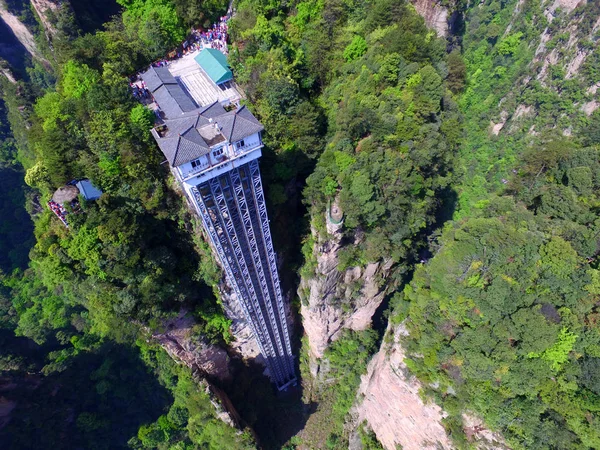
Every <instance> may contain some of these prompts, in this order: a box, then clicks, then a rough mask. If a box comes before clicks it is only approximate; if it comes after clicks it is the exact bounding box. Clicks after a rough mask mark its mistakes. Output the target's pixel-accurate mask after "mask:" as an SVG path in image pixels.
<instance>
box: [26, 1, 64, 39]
mask: <svg viewBox="0 0 600 450" xmlns="http://www.w3.org/2000/svg"><path fill="white" fill-rule="evenodd" d="M30 2H31V6H32V7H33V9H34V10H35V12H36V14H37V16H38V18H39V19H40V22H41V24H42V26H43V27H44V32H45V33H46V38H47V39H48V40H51V39H52V36H54V35H55V34H56V27H55V26H54V24H53V23H52V22H51V21H50V19H49V17H51V16H54V15H56V13H57V12H58V10H59V8H60V7H61V5H60V2H58V1H51V0H30ZM65 7H66V6H65Z"/></svg>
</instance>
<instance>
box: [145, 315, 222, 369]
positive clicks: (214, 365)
mask: <svg viewBox="0 0 600 450" xmlns="http://www.w3.org/2000/svg"><path fill="white" fill-rule="evenodd" d="M194 325H196V322H195V321H194V319H193V318H192V317H190V316H188V315H187V313H186V311H182V312H180V314H179V316H178V317H176V318H175V319H171V320H169V321H167V322H165V323H164V327H165V331H164V332H163V333H154V334H153V335H152V338H153V339H154V340H155V341H156V342H158V343H159V344H160V345H161V347H163V348H164V349H165V350H166V351H167V353H168V354H169V355H170V356H171V357H172V358H173V359H175V360H176V361H179V362H181V363H183V364H185V365H186V366H188V367H189V368H191V369H192V370H193V371H194V372H198V373H199V374H201V375H202V376H204V377H210V378H212V379H218V380H228V379H230V378H231V371H230V367H229V363H230V359H229V356H228V355H227V352H226V351H225V350H224V349H223V348H221V347H219V346H217V345H214V344H210V343H208V342H206V341H205V340H204V339H203V338H202V336H201V335H199V334H197V333H195V332H194Z"/></svg>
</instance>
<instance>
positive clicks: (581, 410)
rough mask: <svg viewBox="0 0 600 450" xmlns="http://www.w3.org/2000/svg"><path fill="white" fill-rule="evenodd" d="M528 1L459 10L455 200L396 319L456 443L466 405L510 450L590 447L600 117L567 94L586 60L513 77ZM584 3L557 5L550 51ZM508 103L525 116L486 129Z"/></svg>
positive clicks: (537, 24)
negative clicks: (497, 130) (461, 135)
mask: <svg viewBox="0 0 600 450" xmlns="http://www.w3.org/2000/svg"><path fill="white" fill-rule="evenodd" d="M522 8H523V9H522V11H520V12H519V13H518V14H515V2H506V3H504V4H500V3H498V2H491V3H490V4H486V5H485V6H484V7H481V8H480V7H473V8H469V9H468V10H467V11H466V32H465V34H464V41H463V45H464V59H465V61H466V70H467V75H468V77H467V78H468V79H467V84H466V87H465V91H464V94H463V95H462V96H461V97H460V100H459V104H460V106H461V110H462V111H463V114H464V123H465V130H466V136H465V139H464V145H463V147H462V149H461V152H460V158H459V161H460V166H461V171H462V173H461V175H462V176H461V178H460V182H459V184H458V186H457V190H458V191H459V196H458V208H457V211H456V212H455V215H454V218H455V220H454V221H453V222H450V223H448V224H447V225H446V226H445V227H444V229H443V232H442V233H441V235H440V236H439V237H438V238H437V239H436V241H435V242H434V243H433V244H432V247H431V251H432V253H433V254H434V256H433V258H432V259H431V260H430V261H429V262H428V263H427V264H424V265H420V266H418V268H417V270H416V272H415V274H414V277H413V279H412V281H411V282H410V284H409V285H408V286H406V287H405V288H404V290H403V293H402V295H400V296H399V297H397V298H396V299H395V308H394V311H395V313H394V315H395V316H393V317H392V320H394V321H395V322H396V323H397V322H399V321H401V320H403V319H405V318H406V322H405V323H406V325H407V328H408V329H409V332H410V336H409V337H407V338H406V339H405V341H404V345H405V346H406V348H407V349H408V351H409V354H410V355H411V357H410V359H409V360H408V362H407V364H408V365H409V368H410V369H411V370H412V371H413V372H414V373H415V374H416V375H417V376H418V377H419V378H420V379H421V380H423V381H424V382H425V383H426V385H427V386H429V387H427V388H426V391H427V393H428V394H430V395H432V396H433V397H434V398H435V399H436V400H437V401H438V402H439V403H440V404H441V405H442V406H443V407H444V408H445V409H446V411H448V412H449V413H450V415H449V417H448V418H447V419H446V425H447V428H448V430H449V431H450V432H451V434H452V436H453V437H454V438H455V441H456V442H457V443H459V444H460V445H462V446H467V445H468V443H467V442H466V440H465V438H464V435H463V431H462V428H461V423H462V418H461V414H462V413H463V412H465V411H470V412H475V413H476V414H478V415H480V416H481V417H482V418H484V419H485V421H486V422H487V424H488V425H489V426H490V427H491V428H492V429H493V430H497V431H500V432H501V433H502V434H503V436H504V437H505V438H506V439H507V441H508V442H509V444H510V445H511V447H512V448H535V449H549V448H569V449H574V448H581V449H583V448H596V447H598V446H600V434H599V433H598V430H599V429H600V427H599V425H600V416H599V415H598V411H599V409H598V405H600V391H598V382H597V380H596V378H597V373H596V372H591V370H593V369H592V368H596V367H598V358H599V356H600V353H599V350H600V346H599V344H600V332H599V329H598V325H597V320H596V319H597V316H598V310H597V309H598V308H597V306H598V305H597V303H598V302H597V295H598V292H600V291H598V292H597V291H596V288H595V286H596V283H597V279H598V274H597V271H598V263H597V248H598V242H597V236H598V231H599V229H598V226H599V224H600V223H599V222H598V215H597V205H598V200H599V199H598V197H597V195H596V192H597V188H598V184H597V183H598V174H599V173H600V167H599V166H598V161H599V160H600V153H599V152H600V150H599V148H598V144H600V140H598V134H597V130H598V122H597V119H596V116H595V115H593V116H592V117H591V118H588V117H587V116H585V114H584V113H583V112H582V111H581V110H580V109H579V107H578V106H577V104H578V103H579V105H581V102H582V101H585V100H586V95H587V94H584V92H585V91H586V89H587V87H588V86H589V85H590V84H593V83H594V82H595V81H593V80H594V78H593V76H592V77H590V76H589V74H593V73H594V70H595V69H591V67H590V66H585V67H590V69H584V71H583V76H581V77H577V78H572V79H565V74H564V73H563V72H561V69H560V67H559V66H560V64H558V65H556V66H550V67H549V68H548V69H547V76H546V78H545V80H544V83H541V82H540V81H537V80H535V79H534V80H529V81H523V80H524V79H525V80H527V79H528V76H529V75H531V71H532V63H531V61H532V59H533V53H534V51H535V49H536V47H537V45H538V43H539V37H540V35H541V34H542V32H543V30H544V28H545V27H546V26H547V25H548V23H547V22H546V19H545V18H544V16H543V15H542V14H540V9H539V8H540V6H539V5H538V4H537V3H536V2H524V3H523V6H522ZM587 13H589V6H585V7H581V8H577V9H576V10H575V11H573V12H572V13H571V14H570V15H568V14H566V13H560V14H558V15H557V18H555V19H554V21H553V22H552V25H551V26H550V28H549V31H550V33H551V40H550V42H551V44H550V46H549V47H547V48H549V49H552V48H553V45H554V44H552V42H558V41H560V39H563V38H564V37H563V34H562V30H563V28H562V27H563V26H566V25H565V24H567V23H569V21H570V20H572V19H573V18H574V17H578V15H580V14H587ZM509 23H510V26H511V29H510V33H509V34H506V33H504V30H505V29H506V27H507V26H508V24H509ZM588 31H589V30H588ZM583 35H585V32H583ZM597 38H598V37H597V36H593V37H592V39H593V40H594V41H597ZM594 48H595V50H594V51H597V45H596V44H594ZM560 56H562V57H566V56H567V55H560ZM571 56H572V55H571ZM540 64H541V63H540ZM587 64H590V65H595V64H597V63H596V62H595V59H594V57H592V58H590V59H588V60H587V62H586V65H587ZM533 67H534V68H539V67H540V66H539V65H538V66H536V65H535V63H534V64H533ZM594 67H595V66H594ZM515 86H520V87H519V88H517V89H515ZM517 108H521V110H523V108H527V109H530V110H532V111H534V113H533V114H528V113H524V116H523V117H522V118H520V119H519V120H510V119H509V120H508V121H507V122H506V123H505V124H504V127H503V132H502V133H501V134H500V136H499V137H498V138H496V137H495V136H494V135H492V134H491V133H490V127H491V125H490V122H492V123H499V122H500V121H502V120H506V118H507V117H510V115H511V114H512V113H514V112H515V110H516V109H517ZM503 111H505V113H503ZM503 114H504V115H503ZM503 117H504V118H503ZM565 129H568V130H570V131H571V132H573V134H574V136H573V137H570V138H568V137H563V136H562V134H563V133H562V132H563V130H565ZM505 130H506V132H505ZM531 130H535V131H536V133H531ZM590 145H591V147H589V146H590ZM586 146H588V147H586ZM438 383H439V387H436V388H433V387H431V386H437V385H438Z"/></svg>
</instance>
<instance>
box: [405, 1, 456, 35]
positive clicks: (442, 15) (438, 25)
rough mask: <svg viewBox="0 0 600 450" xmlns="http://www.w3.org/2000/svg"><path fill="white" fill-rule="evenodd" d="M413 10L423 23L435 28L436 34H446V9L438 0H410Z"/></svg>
mask: <svg viewBox="0 0 600 450" xmlns="http://www.w3.org/2000/svg"><path fill="white" fill-rule="evenodd" d="M411 3H412V4H413V6H414V7H415V10H416V11H417V12H418V13H419V15H420V16H421V17H423V19H425V24H426V25H427V26H428V27H429V28H432V29H433V30H435V32H436V33H437V35H438V36H440V37H445V36H446V35H447V34H448V9H447V8H445V7H444V6H442V5H440V3H439V0H411Z"/></svg>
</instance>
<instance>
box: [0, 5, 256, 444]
mask: <svg viewBox="0 0 600 450" xmlns="http://www.w3.org/2000/svg"><path fill="white" fill-rule="evenodd" d="M139 3H140V2H136V5H137V6H139V7H140V8H141V9H142V10H143V12H141V13H140V14H139V15H136V14H137V13H136V12H132V13H131V14H130V15H128V14H126V15H125V17H124V18H123V19H122V18H121V17H120V16H116V17H114V18H112V20H111V22H110V23H108V24H107V25H106V27H105V29H104V30H102V31H98V32H96V33H93V34H83V33H82V30H81V29H80V28H79V25H78V24H79V23H82V22H81V21H84V22H85V21H87V23H88V24H89V25H90V27H92V24H93V23H95V22H96V20H97V19H98V17H100V16H94V15H93V14H92V13H90V14H88V15H85V16H84V17H82V16H81V15H80V16H77V11H78V8H77V7H75V3H74V4H73V6H74V8H73V9H74V11H75V16H72V17H70V18H69V17H68V15H69V14H72V12H69V11H70V10H69V11H67V9H68V4H65V5H63V7H61V8H60V9H59V11H58V17H57V18H56V19H57V27H58V32H57V35H56V36H55V38H54V44H55V47H54V53H52V54H51V55H48V56H49V58H48V59H49V60H51V61H53V62H54V61H56V64H54V65H53V67H52V68H48V69H52V70H51V73H50V74H49V75H48V76H44V77H41V76H37V75H36V76H33V75H34V73H33V72H30V77H29V79H28V82H27V81H24V80H21V81H18V83H17V84H14V85H13V84H11V83H9V82H4V81H3V83H2V89H3V98H4V99H5V101H6V104H7V106H8V118H7V119H5V115H4V110H2V111H0V112H2V114H0V117H1V120H0V131H1V132H2V134H1V135H0V138H1V140H0V144H1V147H0V148H1V154H0V155H1V158H2V159H1V163H0V164H2V165H1V166H0V171H1V172H2V178H1V181H0V187H1V188H2V190H3V191H2V196H1V199H2V202H1V203H0V210H1V212H2V213H3V219H2V220H3V221H2V225H1V227H2V228H1V229H2V232H3V237H4V233H6V234H7V235H8V236H12V237H14V238H15V239H14V241H6V240H4V239H2V240H1V244H0V245H1V247H0V250H2V256H1V258H0V268H1V269H2V270H4V271H5V272H6V275H2V276H1V278H0V289H1V297H0V300H1V302H0V306H1V309H0V324H2V328H3V329H2V330H0V331H1V332H2V333H3V334H2V336H1V338H2V339H3V343H2V349H1V351H2V354H1V355H0V362H1V364H2V365H1V366H0V371H1V373H2V375H3V376H7V377H9V379H11V380H14V381H15V384H16V386H17V388H16V390H15V391H14V392H12V391H11V392H8V393H7V398H8V399H9V401H10V400H11V399H18V400H19V402H18V403H17V406H16V409H14V411H13V412H12V413H11V417H12V419H11V422H10V424H9V425H8V426H7V427H5V428H3V430H2V433H3V435H2V437H0V440H2V442H3V443H8V447H7V448H11V449H20V448H32V447H36V446H40V445H41V446H43V447H55V448H73V447H81V448H128V447H129V448H165V449H166V448H190V449H192V448H210V449H222V448H253V445H254V444H253V439H252V437H250V435H249V434H248V433H241V432H238V430H236V429H235V428H233V427H231V426H229V425H228V424H226V423H225V422H223V421H222V420H220V419H218V418H217V416H216V413H215V409H214V407H213V405H212V404H211V399H210V398H209V396H208V395H207V394H206V393H205V392H204V390H203V388H202V387H201V385H199V384H197V383H196V381H194V379H193V377H192V375H191V373H190V370H188V369H187V368H184V367H181V366H178V365H177V364H175V362H174V361H173V360H172V359H171V358H170V357H169V356H168V355H167V354H166V353H165V352H164V351H163V350H162V349H159V348H155V347H152V346H150V344H149V343H148V339H149V335H148V333H149V332H154V331H159V330H161V328H162V327H163V323H164V321H165V320H166V319H168V318H171V317H174V316H176V315H177V314H178V313H179V311H180V310H182V309H185V310H188V311H191V312H192V313H193V314H194V316H195V319H196V321H197V326H196V327H195V328H194V331H195V333H197V334H198V335H199V338H200V339H201V340H203V341H205V342H208V341H211V342H214V343H216V344H218V345H223V344H224V343H225V342H228V341H229V339H230V335H229V326H230V322H229V321H228V320H226V319H225V317H224V315H223V312H222V310H221V308H220V306H219V305H218V304H217V302H216V299H215V297H214V294H213V287H214V286H215V284H216V282H217V281H218V279H219V276H218V273H217V272H216V271H215V268H214V263H213V262H212V261H211V260H210V255H209V252H208V249H207V247H206V245H205V244H202V243H200V242H196V243H195V242H194V241H193V238H192V235H191V233H190V232H189V230H191V229H192V228H193V227H194V226H195V224H194V221H193V220H192V218H191V217H190V216H189V213H188V212H187V210H186V208H185V205H184V204H183V202H182V199H181V198H180V197H179V196H178V195H177V194H175V193H174V192H173V191H172V190H171V189H170V188H169V184H170V183H171V180H170V179H169V177H168V172H167V171H166V170H165V169H164V168H163V167H162V166H161V165H160V163H161V161H162V159H161V156H160V154H159V152H158V149H157V148H156V147H155V145H154V143H153V141H152V139H151V136H150V133H149V127H150V125H151V124H152V121H153V117H152V114H151V113H149V112H148V111H147V110H145V109H144V108H143V107H141V106H140V105H139V104H137V103H136V102H135V101H134V99H133V98H132V96H131V94H130V91H129V89H128V79H127V77H128V76H129V75H130V74H131V73H133V72H135V71H136V70H139V69H141V68H143V67H144V66H145V65H146V64H148V63H149V62H150V60H151V58H154V57H156V56H157V55H158V54H159V53H160V54H162V53H164V52H165V51H166V50H167V49H169V46H171V45H172V44H173V43H174V42H175V41H176V40H179V39H181V38H182V36H183V33H184V30H185V29H186V27H187V25H188V21H187V20H186V19H185V18H180V17H179V16H177V13H176V10H177V8H184V7H186V6H185V2H182V1H180V2H174V3H173V4H171V3H169V2H148V3H147V4H143V5H139ZM141 3H144V2H141ZM190 3H194V4H195V2H193V1H192V2H190ZM214 7H215V9H214V10H213V11H207V14H209V16H210V17H212V16H214V15H215V14H218V13H219V12H222V8H223V5H219V6H216V5H215V6H214ZM87 8H88V9H89V10H92V9H93V8H94V5H93V4H91V3H90V4H89V5H87ZM83 9H84V10H86V8H83ZM167 10H168V11H167ZM165 11H167V12H168V14H167V13H166V12H165ZM163 13H165V14H164V15H163ZM63 16H64V17H63ZM63 19H64V20H63ZM67 19H69V20H67ZM171 19H172V20H173V21H174V22H169V20H171ZM123 20H124V21H125V23H124V22H123ZM153 20H157V21H163V22H164V23H163V22H161V24H162V25H164V27H163V28H161V30H160V32H161V33H166V34H168V36H169V37H168V39H165V40H163V41H161V42H159V43H157V45H156V46H155V47H153V48H149V46H148V45H147V41H145V40H144V39H146V38H148V39H150V37H148V35H145V34H144V33H145V32H147V31H148V30H149V29H154V28H153V26H152V23H151V22H152V21H153ZM172 23H175V24H176V26H177V27H179V28H178V29H179V33H180V34H177V33H176V30H175V29H170V28H169V26H171V24H172ZM173 26H175V25H173ZM90 27H88V28H86V31H89V30H90V29H91V28H90ZM92 28H93V27H92ZM52 72H53V73H52ZM53 75H54V76H53ZM55 80H57V81H56V83H55ZM7 121H9V122H10V125H11V128H12V135H14V138H12V137H10V134H11V133H9V132H8V128H7ZM21 166H23V167H24V168H25V170H26V173H25V174H23V170H22V169H21ZM74 178H90V179H91V180H92V181H93V183H94V184H95V185H97V186H98V187H99V188H101V189H102V191H103V192H104V195H103V196H102V198H101V199H100V200H99V201H97V202H81V205H80V211H79V212H77V213H73V214H69V215H68V221H69V228H68V229H67V228H66V227H65V226H64V225H63V224H62V223H61V222H60V221H59V220H57V218H56V217H55V216H54V215H53V214H52V213H51V212H50V211H49V210H48V208H46V206H45V204H46V202H47V201H48V200H49V199H50V198H51V196H52V193H53V192H54V190H55V189H56V188H58V187H59V186H62V185H64V184H65V183H67V182H68V181H70V180H72V179H74ZM23 179H24V180H25V181H26V182H27V184H28V185H29V186H30V188H31V189H29V188H28V187H26V186H23ZM25 195H27V197H28V198H29V200H30V205H29V206H28V207H29V208H30V211H29V212H30V213H31V214H32V216H33V219H34V227H35V228H34V230H33V233H32V230H31V228H28V226H27V225H28V223H30V222H29V216H28V214H27V213H26V212H25V210H24V209H23V208H24V203H25V198H24V197H25ZM32 234H33V236H34V237H35V241H36V242H35V245H34V246H33V248H32V249H31V252H30V253H29V258H30V261H29V267H27V264H26V261H27V252H29V249H30V248H31V246H32V243H31V236H32ZM21 236H23V237H22V238H21ZM195 250H197V251H195ZM14 269H19V270H14ZM13 333H14V334H13ZM15 335H16V336H21V337H20V338H17V337H15ZM136 342H137V346H136V345H135V343H136ZM4 343H6V344H7V345H6V346H5V345H4ZM28 373H32V374H34V377H33V378H31V377H30V376H29V375H27V374H28ZM32 385H33V387H32ZM3 395H4V392H3ZM50 398H51V400H49V399H50ZM32 423H33V424H35V427H32V425H31V424H32Z"/></svg>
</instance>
